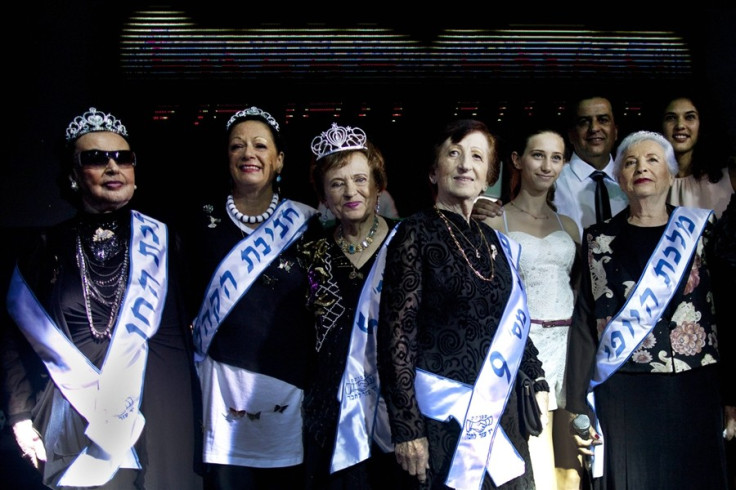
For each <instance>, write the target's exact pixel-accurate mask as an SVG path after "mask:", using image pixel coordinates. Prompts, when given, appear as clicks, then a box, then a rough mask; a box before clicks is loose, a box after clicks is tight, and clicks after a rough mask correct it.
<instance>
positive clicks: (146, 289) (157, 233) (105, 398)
mask: <svg viewBox="0 0 736 490" xmlns="http://www.w3.org/2000/svg"><path fill="white" fill-rule="evenodd" d="M167 246H168V231H167V229H166V225H164V224H163V223H161V222H159V221H156V220H154V219H152V218H149V217H147V216H145V215H143V214H141V213H138V212H137V211H131V242H130V274H129V276H128V286H127V290H126V292H125V296H124V299H123V302H122V304H121V306H120V312H119V314H118V318H117V321H116V324H115V328H114V331H113V334H112V338H111V340H110V345H109V347H108V351H107V355H106V357H105V360H104V362H103V364H102V367H101V369H100V370H98V369H97V368H96V367H95V366H94V364H92V363H91V362H90V361H89V360H88V359H87V358H86V357H85V356H84V355H83V354H82V353H81V352H80V351H79V350H78V349H77V347H76V346H75V345H74V344H73V343H72V341H71V339H69V338H68V337H67V336H66V335H64V333H63V332H62V331H61V330H60V329H59V327H58V326H57V325H56V324H55V323H54V322H53V320H52V319H51V318H50V317H49V315H48V313H47V312H46V311H45V310H44V308H43V307H42V306H41V304H40V303H39V302H38V300H37V298H36V297H35V296H34V294H33V292H32V291H31V290H30V288H29V287H28V285H27V283H26V282H25V280H24V279H23V277H22V275H21V273H20V270H19V269H18V268H17V267H16V268H15V270H14V272H13V277H12V279H11V285H10V290H9V292H8V311H9V312H10V315H11V316H12V317H13V319H14V320H15V322H16V323H17V324H18V326H19V328H20V329H21V331H22V332H23V334H24V335H25V336H26V338H27V339H28V341H29V342H30V344H31V346H32V347H33V349H34V350H35V351H36V353H37V354H38V355H39V357H40V358H41V360H42V361H43V362H44V364H45V365H46V368H47V369H48V371H49V374H50V375H51V378H52V379H53V381H54V384H55V385H56V387H57V388H58V389H59V391H61V393H62V394H63V395H64V398H66V399H67V400H68V401H69V403H70V404H71V405H72V406H73V407H74V409H75V410H76V411H77V412H78V413H79V414H80V415H81V416H82V417H84V419H85V420H86V421H87V422H88V426H87V428H86V430H85V435H86V436H87V437H88V438H89V439H90V440H91V441H92V443H91V444H90V445H89V446H87V447H86V448H84V449H83V450H82V452H81V453H80V454H79V456H77V458H76V459H75V460H74V461H73V462H72V464H71V465H70V466H69V468H67V470H66V471H65V472H64V474H63V475H62V477H61V479H60V480H59V483H58V484H59V485H60V486H79V487H87V486H98V485H104V484H105V483H107V482H108V481H110V479H112V477H113V476H114V475H115V473H116V472H117V470H118V468H121V467H123V468H140V464H139V463H138V459H137V455H136V453H135V449H134V448H133V445H134V444H135V443H136V441H137V440H138V438H139V436H140V434H141V431H142V430H143V426H144V425H145V419H144V417H143V415H142V414H141V413H140V404H141V395H142V392H143V378H144V374H145V368H146V360H147V358H148V344H147V342H148V339H149V338H151V337H152V336H153V335H154V334H155V333H156V331H157V330H158V327H159V324H160V322H161V315H162V312H163V308H164V303H165V300H166V291H167V289H168V282H167V281H168V279H167V269H168V255H167Z"/></svg>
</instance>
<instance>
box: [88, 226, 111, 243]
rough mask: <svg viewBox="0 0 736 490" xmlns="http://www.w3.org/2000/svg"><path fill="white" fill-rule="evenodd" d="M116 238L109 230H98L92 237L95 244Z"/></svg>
mask: <svg viewBox="0 0 736 490" xmlns="http://www.w3.org/2000/svg"><path fill="white" fill-rule="evenodd" d="M114 236H115V232H113V231H112V230H107V229H105V228H97V229H96V230H95V234H94V235H92V241H93V242H106V241H107V240H109V239H110V238H112V237H114Z"/></svg>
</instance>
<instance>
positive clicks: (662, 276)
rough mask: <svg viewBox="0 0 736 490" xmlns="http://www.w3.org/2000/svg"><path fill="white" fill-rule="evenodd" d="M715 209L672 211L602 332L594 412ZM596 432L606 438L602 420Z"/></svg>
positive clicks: (671, 291) (671, 290)
mask: <svg viewBox="0 0 736 490" xmlns="http://www.w3.org/2000/svg"><path fill="white" fill-rule="evenodd" d="M711 213H712V211H711V210H707V209H698V208H685V207H677V208H675V209H674V211H673V212H672V214H671V215H670V218H669V220H668V222H667V227H666V228H665V231H664V233H663V234H662V238H661V239H660V240H659V243H658V244H657V247H656V249H655V250H654V252H653V253H652V256H651V257H650V258H649V261H648V262H647V265H646V266H645V268H644V272H643V273H642V275H641V277H640V278H639V282H638V283H637V284H636V286H635V287H634V289H633V290H632V291H631V294H630V295H629V297H628V299H627V300H626V303H624V306H623V307H622V308H621V310H620V311H619V312H618V313H617V314H616V315H615V316H614V317H613V318H612V319H611V321H610V322H609V323H608V325H606V328H605V329H604V330H603V333H602V334H601V338H600V341H599V343H598V351H597V352H596V356H595V371H594V373H593V378H592V379H591V380H590V384H589V386H588V395H587V400H588V404H589V405H590V406H591V408H592V409H593V412H594V413H595V396H594V393H593V390H594V389H595V387H596V386H598V385H600V384H601V383H603V382H604V381H606V380H607V379H608V378H609V377H610V376H611V375H612V374H613V373H615V372H616V370H618V369H619V368H620V367H621V366H622V365H623V364H624V363H625V362H626V361H627V360H628V359H629V357H631V355H632V354H633V353H634V351H636V349H637V348H638V347H639V345H640V344H641V343H642V342H643V341H644V339H646V337H647V335H649V333H650V332H651V331H652V330H653V329H654V326H655V325H656V324H657V322H658V321H659V318H660V317H661V316H662V313H664V311H665V309H666V308H667V305H668V304H669V303H670V301H671V300H672V298H673V296H674V295H675V292H676V291H677V289H678V287H679V285H680V283H681V282H682V279H683V278H684V277H685V276H686V274H687V272H688V270H687V266H688V264H689V263H690V259H691V258H692V256H693V254H694V253H695V250H696V249H697V245H698V240H699V239H700V235H701V234H702V232H703V229H704V228H705V226H706V224H707V223H708V218H709V216H710V214H711ZM596 430H597V431H598V433H599V434H600V435H601V436H603V433H602V431H601V427H600V424H599V423H597V427H596ZM603 440H604V439H603V438H601V441H603ZM603 448H604V444H603V443H601V444H600V445H597V446H594V447H593V450H594V456H593V460H592V468H593V477H595V478H598V477H600V476H602V475H603V453H604V449H603Z"/></svg>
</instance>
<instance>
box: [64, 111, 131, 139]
mask: <svg viewBox="0 0 736 490" xmlns="http://www.w3.org/2000/svg"><path fill="white" fill-rule="evenodd" d="M95 131H110V132H112V133H117V134H119V135H121V136H126V137H127V136H128V130H127V129H125V126H123V123H122V122H121V121H120V119H118V118H116V117H115V116H113V115H112V114H105V113H104V112H102V111H98V110H97V109H95V108H94V107H90V108H89V111H87V112H85V113H84V114H82V115H81V116H77V117H75V118H74V120H73V121H72V122H71V123H69V127H67V128H66V141H67V143H70V142H72V141H74V140H76V139H77V138H79V137H80V136H82V135H85V134H87V133H93V132H95Z"/></svg>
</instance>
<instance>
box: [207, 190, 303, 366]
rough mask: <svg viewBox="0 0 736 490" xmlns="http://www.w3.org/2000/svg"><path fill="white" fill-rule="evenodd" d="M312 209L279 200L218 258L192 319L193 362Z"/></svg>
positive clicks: (294, 236) (297, 232)
mask: <svg viewBox="0 0 736 490" xmlns="http://www.w3.org/2000/svg"><path fill="white" fill-rule="evenodd" d="M316 212H317V211H316V210H315V209H314V208H312V207H310V206H307V205H305V204H302V203H299V202H295V201H289V200H284V201H282V202H281V204H279V206H278V207H277V208H276V210H275V211H274V213H273V214H272V215H271V217H270V218H268V219H267V220H266V221H265V222H263V224H262V225H261V226H259V227H258V228H256V229H255V230H254V231H253V233H251V234H250V235H248V236H246V237H245V238H243V239H242V240H241V241H240V242H238V243H237V244H236V245H235V247H233V249H232V250H231V251H230V252H229V253H228V254H227V256H226V257H225V258H224V259H223V260H222V262H221V263H220V265H219V266H218V268H217V270H216V271H215V272H214V274H213V275H212V279H211V280H210V284H209V285H208V286H207V292H206V293H205V296H204V299H203V301H202V305H201V306H200V309H199V313H198V314H197V317H196V318H195V319H194V322H193V334H194V350H195V353H194V360H195V361H196V362H197V363H199V362H201V361H202V360H203V359H204V357H205V356H206V355H207V350H208V349H209V347H210V343H211V342H212V338H213V337H214V336H215V333H216V332H217V329H218V327H219V326H220V324H221V323H222V321H223V320H224V319H225V318H226V317H227V316H228V315H229V314H230V311H231V310H232V308H233V307H234V306H235V305H236V304H237V303H238V301H239V300H240V298H241V297H242V296H243V295H244V294H245V293H246V292H247V291H248V289H250V287H251V285H252V284H253V282H254V281H255V280H256V279H258V277H259V276H260V275H261V273H262V272H263V271H264V270H265V269H266V267H268V265H269V264H270V263H271V262H273V261H274V259H276V257H278V256H279V254H280V253H281V252H282V251H283V250H285V249H286V248H288V247H289V245H291V244H292V242H294V240H296V239H297V238H299V237H300V236H301V235H302V233H304V231H305V230H306V229H307V225H308V221H309V218H310V217H311V216H312V215H313V214H314V213H316Z"/></svg>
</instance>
